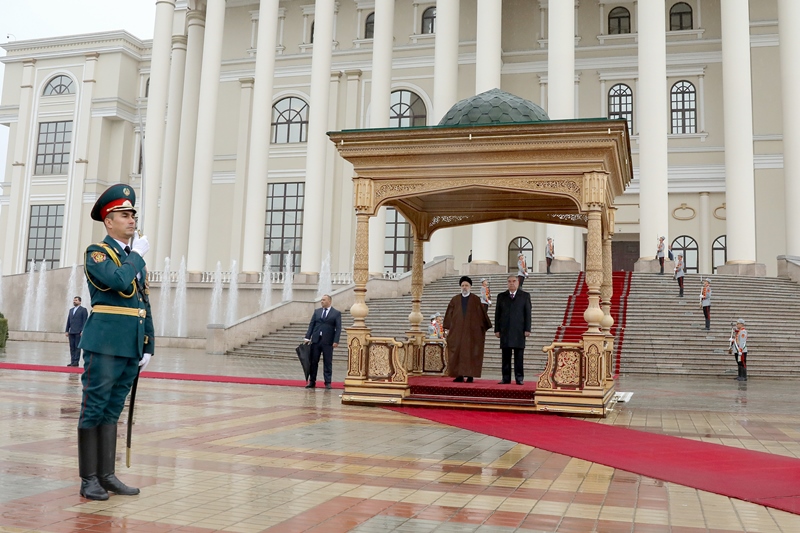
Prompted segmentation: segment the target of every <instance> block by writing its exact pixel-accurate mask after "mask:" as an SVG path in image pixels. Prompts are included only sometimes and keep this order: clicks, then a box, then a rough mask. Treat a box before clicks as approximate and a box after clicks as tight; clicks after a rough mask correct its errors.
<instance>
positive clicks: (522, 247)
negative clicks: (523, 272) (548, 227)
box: [508, 237, 533, 272]
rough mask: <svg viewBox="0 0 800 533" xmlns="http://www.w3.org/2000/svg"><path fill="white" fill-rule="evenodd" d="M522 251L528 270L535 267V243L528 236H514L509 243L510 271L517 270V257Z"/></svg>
mask: <svg viewBox="0 0 800 533" xmlns="http://www.w3.org/2000/svg"><path fill="white" fill-rule="evenodd" d="M520 253H522V254H523V255H524V256H525V264H526V265H528V270H530V269H531V268H532V267H533V243H532V242H531V241H530V240H529V239H528V238H526V237H514V238H513V239H511V242H510V243H508V271H509V272H516V271H517V257H519V254H520Z"/></svg>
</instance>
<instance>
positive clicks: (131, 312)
mask: <svg viewBox="0 0 800 533" xmlns="http://www.w3.org/2000/svg"><path fill="white" fill-rule="evenodd" d="M92 313H105V314H107V315H126V316H138V317H139V318H146V317H147V311H146V310H145V309H136V308H134V307H118V306H116V305H93V306H92Z"/></svg>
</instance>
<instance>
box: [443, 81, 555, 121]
mask: <svg viewBox="0 0 800 533" xmlns="http://www.w3.org/2000/svg"><path fill="white" fill-rule="evenodd" d="M546 120H550V117H548V116H547V113H545V112H544V109H542V108H541V107H539V106H538V105H536V104H534V103H533V102H530V101H528V100H525V99H524V98H520V97H519V96H514V95H513V94H509V93H507V92H505V91H501V90H500V89H492V90H491V91H486V92H485V93H481V94H477V95H475V96H472V97H470V98H467V99H465V100H461V101H460V102H457V103H456V105H454V106H453V107H451V108H450V111H448V112H447V114H446V115H445V116H444V118H443V119H442V120H441V121H440V122H439V125H440V126H477V125H481V124H509V123H514V122H543V121H546Z"/></svg>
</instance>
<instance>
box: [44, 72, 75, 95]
mask: <svg viewBox="0 0 800 533" xmlns="http://www.w3.org/2000/svg"><path fill="white" fill-rule="evenodd" d="M60 94H75V87H73V85H72V78H70V77H69V76H64V75H63V74H62V75H60V76H56V77H54V78H53V79H52V80H50V81H49V82H48V83H47V85H45V87H44V92H42V96H57V95H60Z"/></svg>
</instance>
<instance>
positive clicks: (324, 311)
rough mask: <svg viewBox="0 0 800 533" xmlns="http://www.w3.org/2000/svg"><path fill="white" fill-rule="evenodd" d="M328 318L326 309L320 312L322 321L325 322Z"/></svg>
mask: <svg viewBox="0 0 800 533" xmlns="http://www.w3.org/2000/svg"><path fill="white" fill-rule="evenodd" d="M327 317H328V308H325V309H323V310H322V320H325V319H326V318H327Z"/></svg>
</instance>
